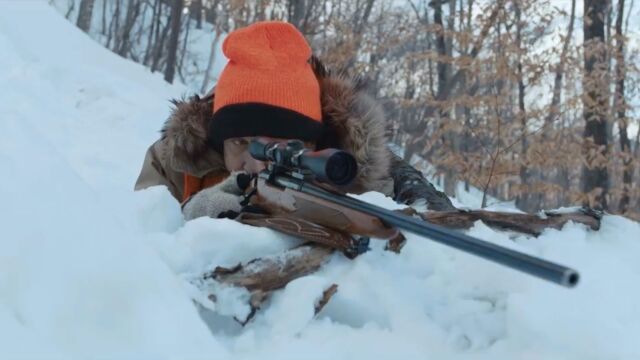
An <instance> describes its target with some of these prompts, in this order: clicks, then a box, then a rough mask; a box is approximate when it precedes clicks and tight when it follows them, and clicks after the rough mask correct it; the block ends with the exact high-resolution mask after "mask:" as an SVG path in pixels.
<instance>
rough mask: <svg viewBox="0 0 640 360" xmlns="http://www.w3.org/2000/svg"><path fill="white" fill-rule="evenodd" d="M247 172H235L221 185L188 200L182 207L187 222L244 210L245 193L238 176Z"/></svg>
mask: <svg viewBox="0 0 640 360" xmlns="http://www.w3.org/2000/svg"><path fill="white" fill-rule="evenodd" d="M240 174H246V173H245V172H241V171H239V172H233V173H231V174H230V175H229V177H227V178H226V179H225V180H223V181H222V182H221V183H219V184H217V185H215V186H212V187H210V188H207V189H204V190H201V191H200V192H198V193H197V194H195V195H194V196H192V197H191V199H189V200H187V202H186V203H185V204H184V205H183V207H182V213H183V215H184V218H185V220H191V219H195V218H198V217H202V216H209V217H212V218H217V217H218V216H219V215H220V214H221V213H224V212H227V211H233V212H240V210H242V205H240V202H241V201H242V199H243V197H242V194H243V191H242V189H240V187H238V175H240Z"/></svg>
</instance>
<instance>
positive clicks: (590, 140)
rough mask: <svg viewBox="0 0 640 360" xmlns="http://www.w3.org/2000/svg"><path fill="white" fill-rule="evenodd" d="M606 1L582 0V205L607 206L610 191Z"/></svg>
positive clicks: (599, 207) (602, 207)
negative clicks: (605, 35)
mask: <svg viewBox="0 0 640 360" xmlns="http://www.w3.org/2000/svg"><path fill="white" fill-rule="evenodd" d="M606 8H607V1H602V0H585V1H584V13H585V16H584V18H585V20H584V67H585V69H584V76H583V80H582V84H583V86H582V87H583V89H584V95H583V106H584V120H585V129H584V133H583V138H584V143H583V156H584V157H585V165H584V166H583V169H582V191H583V192H584V193H585V195H586V196H587V198H586V200H585V205H588V206H590V207H593V208H596V209H604V210H606V209H607V207H608V206H607V205H608V204H607V198H608V191H609V172H608V169H607V166H608V159H607V157H608V145H609V144H608V141H607V140H608V139H607V138H608V136H607V124H608V121H607V114H608V110H607V108H608V106H607V105H608V97H607V95H608V91H607V89H608V83H606V76H603V75H604V74H603V72H606V68H607V64H606V49H605V39H604V20H605V16H606V14H605V10H606Z"/></svg>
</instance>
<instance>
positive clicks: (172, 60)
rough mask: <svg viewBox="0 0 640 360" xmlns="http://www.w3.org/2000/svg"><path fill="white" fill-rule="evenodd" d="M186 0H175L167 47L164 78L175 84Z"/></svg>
mask: <svg viewBox="0 0 640 360" xmlns="http://www.w3.org/2000/svg"><path fill="white" fill-rule="evenodd" d="M183 1H184V0H174V2H173V5H172V8H171V36H170V37H169V44H168V48H167V65H166V67H165V70H164V79H165V81H167V82H168V83H170V84H173V78H174V77H175V74H176V57H177V54H178V39H179V37H180V19H181V18H182V7H183Z"/></svg>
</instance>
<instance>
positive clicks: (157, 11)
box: [142, 0, 162, 66]
mask: <svg viewBox="0 0 640 360" xmlns="http://www.w3.org/2000/svg"><path fill="white" fill-rule="evenodd" d="M160 15H162V4H160V0H155V1H154V3H153V15H152V16H151V28H150V29H149V35H148V36H147V49H146V50H145V52H144V58H143V60H142V63H143V64H144V65H147V66H148V65H149V60H151V55H152V53H153V49H154V47H153V46H152V45H153V39H154V35H155V41H158V37H159V29H160V25H161V22H160Z"/></svg>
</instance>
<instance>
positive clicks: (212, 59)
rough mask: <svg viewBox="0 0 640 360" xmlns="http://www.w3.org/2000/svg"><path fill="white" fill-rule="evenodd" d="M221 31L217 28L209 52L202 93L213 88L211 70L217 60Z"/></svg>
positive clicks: (201, 88)
mask: <svg viewBox="0 0 640 360" xmlns="http://www.w3.org/2000/svg"><path fill="white" fill-rule="evenodd" d="M220 37H221V36H220V31H219V30H216V37H215V38H214V39H213V42H212V43H211V52H210V53H209V62H208V63H207V70H206V71H205V72H204V80H202V86H201V87H200V93H201V94H203V95H204V94H206V93H207V92H208V91H209V88H211V84H210V82H211V72H212V71H213V64H214V63H215V61H216V50H217V49H218V42H219V41H220Z"/></svg>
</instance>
